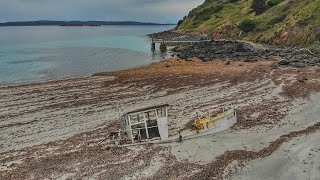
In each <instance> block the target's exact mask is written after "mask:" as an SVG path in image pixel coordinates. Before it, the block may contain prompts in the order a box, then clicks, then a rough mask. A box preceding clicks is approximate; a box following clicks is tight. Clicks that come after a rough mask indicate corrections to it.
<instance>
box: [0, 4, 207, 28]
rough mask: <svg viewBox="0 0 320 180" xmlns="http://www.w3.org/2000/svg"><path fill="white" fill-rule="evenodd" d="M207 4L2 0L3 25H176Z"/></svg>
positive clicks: (1, 16) (1, 17) (0, 16)
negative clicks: (59, 22) (36, 22)
mask: <svg viewBox="0 0 320 180" xmlns="http://www.w3.org/2000/svg"><path fill="white" fill-rule="evenodd" d="M203 2H204V0H0V4H1V6H0V7H1V11H0V22H7V21H28V20H101V21H127V20H130V21H143V22H159V23H176V22H177V21H178V20H179V19H181V18H182V17H183V16H185V15H186V14H187V13H188V12H189V11H190V10H191V9H193V8H195V7H197V6H198V5H200V4H202V3H203Z"/></svg>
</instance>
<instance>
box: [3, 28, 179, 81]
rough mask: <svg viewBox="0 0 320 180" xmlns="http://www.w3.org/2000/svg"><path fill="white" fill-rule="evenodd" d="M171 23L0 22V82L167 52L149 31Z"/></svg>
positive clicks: (114, 66) (146, 60) (124, 65)
mask: <svg viewBox="0 0 320 180" xmlns="http://www.w3.org/2000/svg"><path fill="white" fill-rule="evenodd" d="M171 28H173V26H99V27H59V26H43V27H0V85H8V84H21V83H29V82H38V81H46V80H55V79H64V78H70V77H76V76H88V75H92V74H93V73H95V72H101V71H116V70H123V69H128V68H132V67H138V66H143V65H147V64H151V63H153V62H157V61H160V60H162V59H164V58H165V57H166V54H162V53H160V52H159V50H156V51H155V52H152V51H151V50H150V39H149V38H147V37H146V36H145V35H146V34H149V33H154V32H159V31H164V30H168V29H171Z"/></svg>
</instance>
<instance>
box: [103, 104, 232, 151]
mask: <svg viewBox="0 0 320 180" xmlns="http://www.w3.org/2000/svg"><path fill="white" fill-rule="evenodd" d="M168 108H169V105H168V104H165V105H159V106H153V107H147V108H143V109H137V110H135V111H131V112H128V113H126V114H124V115H123V116H121V120H120V122H121V123H120V124H121V129H120V130H118V131H115V132H111V133H109V134H108V136H107V139H108V140H109V142H110V143H111V144H113V145H115V146H133V145H141V144H155V143H168V142H175V141H182V140H187V139H192V138H196V137H201V136H205V135H209V134H214V133H217V132H221V131H224V130H226V129H229V128H230V127H231V126H233V125H234V124H235V123H236V122H237V113H236V111H235V109H232V108H231V109H229V110H225V109H223V111H222V113H220V114H217V115H215V116H209V117H205V118H200V119H197V120H196V121H195V123H194V124H193V129H190V130H187V131H184V132H179V133H178V134H175V135H170V133H169V126H170V123H169V118H168Z"/></svg>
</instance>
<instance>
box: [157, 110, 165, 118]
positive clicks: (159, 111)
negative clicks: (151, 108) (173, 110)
mask: <svg viewBox="0 0 320 180" xmlns="http://www.w3.org/2000/svg"><path fill="white" fill-rule="evenodd" d="M157 114H158V117H159V118H161V117H166V109H165V108H159V109H157Z"/></svg>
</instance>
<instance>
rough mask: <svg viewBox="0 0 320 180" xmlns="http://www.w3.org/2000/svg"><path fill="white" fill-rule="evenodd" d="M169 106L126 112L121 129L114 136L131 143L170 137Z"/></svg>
mask: <svg viewBox="0 0 320 180" xmlns="http://www.w3.org/2000/svg"><path fill="white" fill-rule="evenodd" d="M168 106H169V105H168V104H165V105H160V106H153V107H148V108H143V109H138V110H135V111H131V112H128V113H126V114H125V115H123V116H122V118H121V130H120V131H119V133H118V134H117V137H114V138H116V139H118V140H119V141H131V143H141V142H145V141H148V140H166V139H168V137H169V127H168V126H169V125H168ZM114 138H113V139H114Z"/></svg>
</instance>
